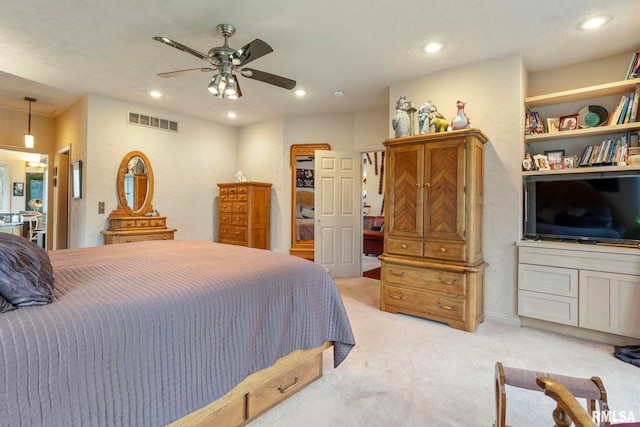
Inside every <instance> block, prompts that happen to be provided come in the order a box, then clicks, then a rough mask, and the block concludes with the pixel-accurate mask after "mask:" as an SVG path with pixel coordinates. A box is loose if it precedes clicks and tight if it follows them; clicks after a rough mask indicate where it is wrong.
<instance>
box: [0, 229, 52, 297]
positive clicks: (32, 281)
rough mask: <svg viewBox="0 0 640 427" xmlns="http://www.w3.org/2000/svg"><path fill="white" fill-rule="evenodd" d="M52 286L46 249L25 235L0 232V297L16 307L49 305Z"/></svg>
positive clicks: (50, 269)
mask: <svg viewBox="0 0 640 427" xmlns="http://www.w3.org/2000/svg"><path fill="white" fill-rule="evenodd" d="M53 286H54V282H53V269H52V268H51V262H50V261H49V255H48V254H47V252H46V251H45V250H44V249H42V248H41V247H39V246H38V245H36V244H35V243H33V242H31V241H30V240H27V239H25V238H24V237H21V236H16V235H13V234H8V233H0V296H2V297H3V298H4V299H5V300H7V301H8V302H9V303H10V304H13V305H17V306H19V307H21V306H29V305H42V304H48V303H50V302H51V299H52V298H53Z"/></svg>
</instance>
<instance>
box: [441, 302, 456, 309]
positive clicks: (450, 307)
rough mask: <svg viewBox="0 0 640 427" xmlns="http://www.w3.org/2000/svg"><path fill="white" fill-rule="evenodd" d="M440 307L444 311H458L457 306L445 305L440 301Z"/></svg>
mask: <svg viewBox="0 0 640 427" xmlns="http://www.w3.org/2000/svg"><path fill="white" fill-rule="evenodd" d="M438 305H439V306H440V308H441V309H443V310H449V311H456V305H455V304H454V305H443V304H442V303H441V302H440V301H438Z"/></svg>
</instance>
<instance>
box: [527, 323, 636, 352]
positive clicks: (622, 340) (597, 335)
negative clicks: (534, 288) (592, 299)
mask: <svg viewBox="0 0 640 427" xmlns="http://www.w3.org/2000/svg"><path fill="white" fill-rule="evenodd" d="M520 320H521V323H522V326H526V327H531V328H536V329H543V330H545V331H550V332H556V333H559V334H563V335H570V336H572V337H576V338H582V339H586V340H590V341H596V342H600V343H603V344H609V345H640V340H639V339H637V338H631V337H624V336H621V335H615V334H609V333H606V332H600V331H592V330H591V329H584V328H578V327H576V326H569V325H562V324H559V323H553V322H547V321H545V320H539V319H532V318H529V317H521V318H520Z"/></svg>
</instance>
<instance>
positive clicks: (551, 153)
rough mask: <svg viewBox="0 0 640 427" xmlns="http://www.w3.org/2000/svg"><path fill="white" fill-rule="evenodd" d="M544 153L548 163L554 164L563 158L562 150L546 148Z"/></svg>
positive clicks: (560, 161)
mask: <svg viewBox="0 0 640 427" xmlns="http://www.w3.org/2000/svg"><path fill="white" fill-rule="evenodd" d="M544 155H545V156H547V160H548V161H549V164H554V165H555V164H558V163H562V159H564V150H546V151H545V152H544Z"/></svg>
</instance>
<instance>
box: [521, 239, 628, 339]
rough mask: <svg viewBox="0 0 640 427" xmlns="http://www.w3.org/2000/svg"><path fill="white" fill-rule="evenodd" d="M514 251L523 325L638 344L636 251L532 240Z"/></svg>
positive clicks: (523, 242)
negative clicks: (516, 255) (516, 258)
mask: <svg viewBox="0 0 640 427" xmlns="http://www.w3.org/2000/svg"><path fill="white" fill-rule="evenodd" d="M517 246H518V257H519V258H518V315H519V316H521V320H522V324H523V325H525V326H535V327H543V328H545V329H550V330H555V331H558V332H562V333H568V334H570V335H576V336H581V337H585V338H591V339H596V340H598V341H604V342H610V343H612V344H618V345H620V344H626V345H629V344H638V343H640V248H637V247H621V246H607V245H590V244H579V243H564V242H549V241H533V240H521V241H519V242H518V243H517ZM594 331H595V333H593V332H594Z"/></svg>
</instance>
